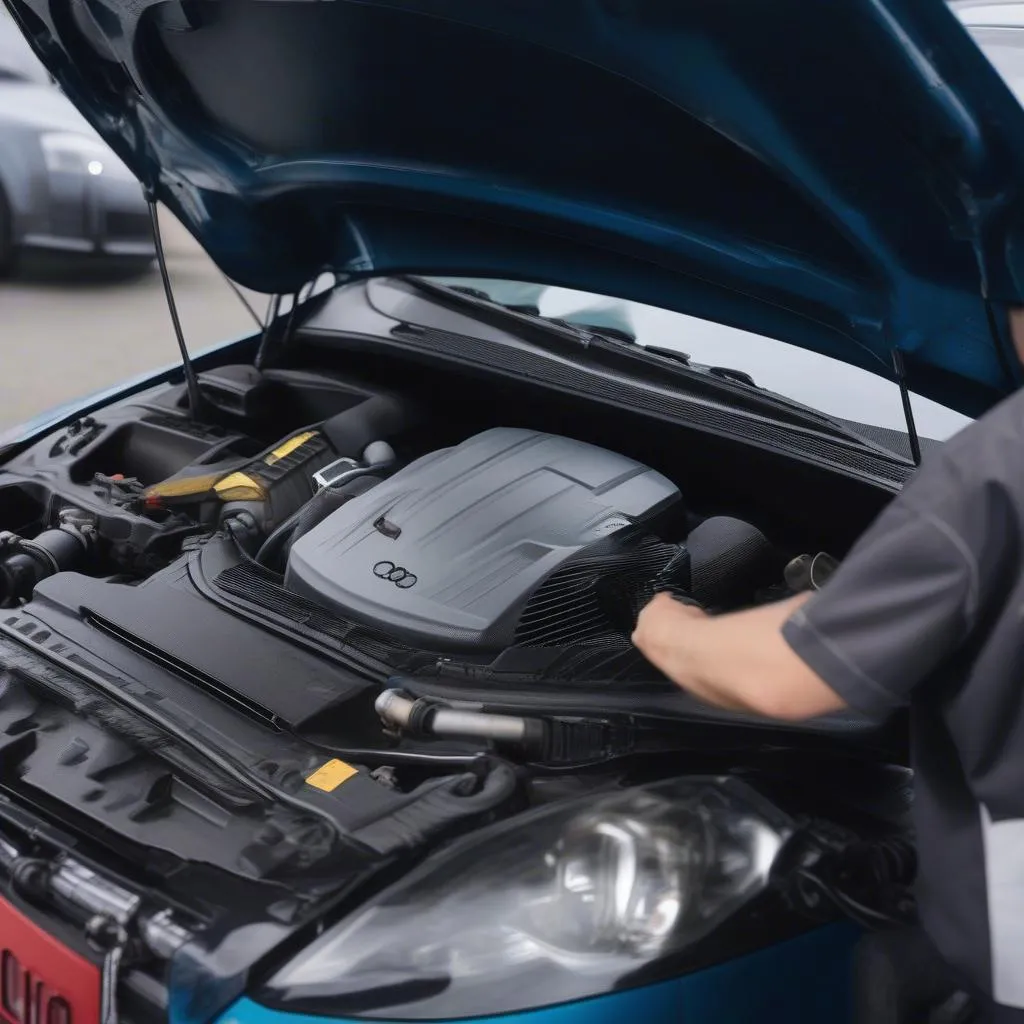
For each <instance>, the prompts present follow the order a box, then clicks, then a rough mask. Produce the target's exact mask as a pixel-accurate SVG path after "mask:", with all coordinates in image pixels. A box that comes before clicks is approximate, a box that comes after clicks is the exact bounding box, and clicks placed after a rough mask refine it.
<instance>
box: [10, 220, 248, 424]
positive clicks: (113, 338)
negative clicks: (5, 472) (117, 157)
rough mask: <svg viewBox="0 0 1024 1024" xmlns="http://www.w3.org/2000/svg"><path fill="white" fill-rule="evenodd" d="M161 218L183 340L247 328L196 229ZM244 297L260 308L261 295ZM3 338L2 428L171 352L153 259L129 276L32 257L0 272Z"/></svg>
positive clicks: (196, 342)
mask: <svg viewBox="0 0 1024 1024" xmlns="http://www.w3.org/2000/svg"><path fill="white" fill-rule="evenodd" d="M161 224H162V225H163V231H164V236H165V244H166V249H167V255H168V264H169V267H170V272H171V277H172V280H173V282H174V292H175V296H176V298H177V302H178V310H179V313H180V316H181V320H182V326H183V327H184V329H185V337H186V339H187V341H188V344H189V348H190V349H192V350H193V351H197V350H199V349H202V348H204V347H206V346H208V345H210V344H212V343H213V342H216V341H219V340H222V339H224V338H227V337H230V336H234V335H237V334H240V333H242V332H243V331H248V330H250V329H251V328H252V327H253V322H252V319H251V317H250V315H249V313H248V312H247V311H246V309H245V308H244V307H243V306H242V305H241V303H240V302H239V300H238V298H237V297H236V296H235V295H234V293H233V292H232V291H231V289H230V288H229V287H228V285H227V284H226V283H225V281H224V279H223V277H221V275H220V273H219V272H218V271H217V269H216V267H214V266H213V264H212V263H211V262H210V261H209V259H208V258H207V257H206V255H205V254H204V253H203V252H202V250H200V249H199V247H198V246H197V245H196V244H195V242H194V241H193V240H192V238H191V237H190V236H189V235H188V234H187V233H186V232H185V231H184V230H183V229H182V228H181V226H180V225H179V224H177V223H176V222H175V221H174V220H173V218H171V217H170V216H169V215H168V214H166V213H163V214H162V220H161ZM69 269H70V273H69V272H68V271H69ZM250 301H252V302H254V303H256V309H257V310H258V311H259V312H260V313H261V314H262V312H263V310H264V309H265V308H266V300H265V298H264V297H262V296H250ZM0 344H2V346H3V360H4V362H3V368H4V372H3V375H2V377H0V428H3V427H7V426H10V425H12V424H15V423H17V422H19V421H20V420H23V419H25V418H27V417H29V416H32V415H34V414H36V413H39V412H42V411H44V410H45V409H47V408H49V407H50V406H53V405H56V404H58V403H60V402H64V401H67V400H69V399H73V398H76V397H78V396H80V395H86V394H89V393H91V392H93V391H95V390H97V389H100V388H104V387H107V386H109V385H112V384H115V383H117V382H118V381H120V380H123V379H124V378H125V377H130V376H132V375H134V374H137V373H140V372H143V371H145V370H150V369H155V368H157V367H160V366H163V365H165V364H167V363H169V362H173V361H175V360H176V359H177V346H176V344H175V340H174V332H173V330H172V328H171V321H170V318H169V317H168V314H167V305H166V302H165V301H164V294H163V287H162V285H161V282H160V275H159V273H158V272H157V271H156V269H155V268H154V269H153V270H152V271H150V272H149V273H147V274H145V275H144V276H143V277H141V278H134V279H129V280H125V279H123V278H120V279H118V278H111V277H110V276H109V275H105V276H104V275H99V276H98V275H96V274H94V273H91V272H89V271H88V268H86V269H85V270H84V271H78V270H76V268H74V267H72V268H68V267H60V268H56V267H54V266H52V265H47V264H42V265H35V264H34V263H33V264H32V265H30V266H29V267H28V268H27V269H26V270H25V271H22V272H20V273H19V274H18V275H17V276H16V277H15V278H14V279H12V280H10V281H3V282H0Z"/></svg>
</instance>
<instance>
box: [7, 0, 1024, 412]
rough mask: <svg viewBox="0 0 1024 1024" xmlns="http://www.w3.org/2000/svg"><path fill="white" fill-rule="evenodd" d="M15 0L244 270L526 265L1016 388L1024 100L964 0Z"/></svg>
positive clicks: (256, 279)
mask: <svg viewBox="0 0 1024 1024" xmlns="http://www.w3.org/2000/svg"><path fill="white" fill-rule="evenodd" d="M7 3H8V4H9V5H10V6H11V9H12V11H13V12H14V14H15V16H16V18H17V19H18V20H19V22H20V23H21V25H22V27H23V28H24V30H25V31H26V34H27V35H28V36H29V38H30V40H31V41H32V42H33V44H34V46H35V47H36V49H37V51H38V52H39V54H40V55H41V56H42V57H43V59H44V61H45V62H46V63H47V65H48V66H49V68H50V70H51V71H52V73H53V74H54V75H55V76H56V78H57V79H58V81H59V82H60V83H61V85H62V86H63V88H64V89H65V91H66V92H67V93H68V95H69V96H70V97H71V98H72V99H73V100H74V102H75V103H76V104H77V105H78V106H79V107H80V108H81V109H82V110H83V112H84V113H85V114H86V116H87V117H88V118H89V119H90V120H91V121H92V122H93V124H94V125H95V126H96V127H97V128H98V129H99V131H100V132H101V133H102V134H103V135H104V136H105V137H106V138H107V140H108V141H109V142H110V143H111V145H112V146H114V148H115V149H116V150H117V151H118V153H119V154H120V155H121V157H122V158H123V159H124V160H125V161H126V162H127V163H128V164H129V166H131V167H132V168H133V169H134V170H135V171H136V173H137V174H138V175H139V177H140V178H141V179H142V180H143V182H144V184H146V185H147V186H149V187H150V188H151V189H152V190H153V192H154V194H155V195H156V196H157V197H158V198H159V199H161V200H162V201H163V202H165V203H166V204H167V206H169V207H170V208H171V209H172V210H173V211H174V212H175V213H176V214H177V215H178V216H179V217H180V219H181V220H182V221H183V222H184V223H185V225H186V226H187V227H188V228H189V229H190V230H191V231H192V232H193V233H194V234H195V236H196V237H197V238H198V239H199V240H200V242H201V243H202V244H203V246H204V247H205V248H206V250H207V251H208V252H209V253H210V255H211V256H212V257H213V259H214V260H215V261H216V262H217V264H218V265H219V266H220V267H221V268H222V269H223V270H224V271H225V272H226V273H228V274H229V275H230V276H231V277H232V278H234V279H235V280H237V281H239V282H241V283H242V284H244V285H247V286H249V287H251V288H255V289H258V290H262V291H268V292H290V291H294V290H296V289H297V288H298V287H299V286H300V285H302V284H303V283H304V282H305V281H307V280H309V279H310V278H312V277H313V276H314V275H316V274H317V273H318V272H320V271H323V270H332V271H335V272H338V273H341V274H347V275H353V276H355V275H370V274H390V273H400V272H420V273H434V274H460V275H481V276H490V277H512V278H522V279H527V280H537V281H543V282H545V283H550V284H561V285H566V286H569V287H574V288H580V289H584V290H587V291H593V292H600V293H604V294H609V295H616V296H620V297H623V298H629V299H634V300H638V301H641V302H647V303H650V304H652V305H656V306H661V307H665V308H670V309H677V310H681V311H684V312H688V313H691V314H694V315H697V316H701V317H705V318H708V319H712V320H717V321H721V322H724V323H728V324H732V325H734V326H738V327H741V328H745V329H747V330H751V331H755V332H758V333H761V334H767V335H771V336H774V337H777V338H780V339H783V340H786V341H790V342H794V343H796V344H799V345H802V346H804V347H806V348H809V349H813V350H815V351H818V352H821V353H824V354H826V355H830V356H834V357H838V358H840V359H843V360H845V361H847V362H849V363H852V364H854V365H857V366H861V367H863V368H865V369H868V370H872V371H874V372H876V373H881V374H883V375H886V376H891V375H892V365H893V364H892V353H893V350H895V349H899V350H900V351H901V352H902V353H903V355H904V362H905V365H906V368H907V376H908V380H909V382H910V385H911V387H912V388H913V389H914V390H916V391H918V392H920V393H922V394H925V395H927V396H929V397H931V398H934V399H936V400H938V401H940V402H943V403H944V404H946V405H948V406H950V407H953V408H956V409H958V410H959V411H961V412H966V413H968V414H977V413H978V412H979V411H981V410H982V409H984V408H986V407H987V406H988V405H990V404H991V403H992V402H993V401H995V400H997V399H998V398H999V397H1000V396H1002V395H1003V394H1006V393H1007V392H1008V391H1010V390H1011V389H1013V388H1014V387H1015V386H1016V384H1017V382H1018V377H1017V374H1018V371H1017V369H1016V364H1015V363H1014V361H1013V359H1012V350H1011V349H1010V347H1009V345H1008V342H1007V339H1006V337H1005V334H1004V330H1003V323H1004V321H1005V315H1004V314H1005V306H1006V304H1009V303H1015V302H1017V301H1019V300H1020V299H1021V296H1022V282H1024V262H1022V261H1021V256H1020V249H1021V241H1022V239H1021V226H1022V221H1021V216H1022V211H1021V208H1020V182H1022V181H1024V110H1022V109H1021V107H1020V106H1019V104H1018V103H1017V101H1016V100H1015V99H1014V97H1013V96H1012V94H1011V93H1010V92H1009V90H1008V89H1007V88H1006V86H1005V85H1004V84H1003V82H1002V80H1001V79H1000V78H999V77H998V75H997V74H996V72H995V71H994V70H993V69H992V68H991V67H990V65H989V64H988V62H987V60H986V58H985V57H984V56H983V54H982V53H981V52H980V51H979V50H978V49H977V47H976V46H975V44H974V43H973V41H972V40H971V39H970V37H969V36H968V35H967V34H966V32H965V31H964V29H963V28H962V27H961V25H960V24H959V22H958V21H957V20H956V18H955V17H954V16H953V15H952V14H951V13H950V12H949V11H948V10H947V9H946V7H945V6H944V4H943V3H942V2H941V0H827V2H821V3H807V2H806V0H770V2H764V0H487V2H481V0H380V2H374V0H366V2H362V0H359V2H356V0H163V2H154V0H7ZM681 340H682V339H681Z"/></svg>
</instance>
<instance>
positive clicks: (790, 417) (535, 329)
mask: <svg viewBox="0 0 1024 1024" xmlns="http://www.w3.org/2000/svg"><path fill="white" fill-rule="evenodd" d="M400 280H402V281H404V282H405V283H406V284H408V285H410V286H411V287H413V288H415V289H416V290H417V291H419V292H421V293H423V294H424V295H426V296H427V297H428V298H431V299H435V300H439V301H441V302H447V303H450V304H452V305H455V306H457V307H458V308H459V311H460V312H462V313H468V314H469V315H471V316H472V317H473V318H475V319H477V320H480V321H481V322H482V323H488V324H490V326H492V327H497V328H499V329H503V330H514V331H515V332H516V334H518V335H519V336H520V337H522V338H524V340H526V341H529V342H530V343H532V344H535V345H537V346H538V347H539V348H544V349H546V350H547V351H550V352H553V353H555V354H557V355H562V356H571V357H572V358H574V359H577V360H579V361H581V362H582V363H584V364H586V365H590V366H593V367H600V368H604V369H609V370H615V371H618V372H625V373H628V374H629V375H630V376H632V377H635V378H639V379H641V380H643V381H644V382H646V383H652V384H665V385H668V386H674V387H678V386H679V385H680V384H685V385H686V386H687V388H688V389H689V390H690V391H692V392H696V393H697V394H699V395H701V396H702V397H706V398H710V399H712V400H714V401H719V402H721V401H726V402H728V404H730V405H732V406H733V407H736V408H739V409H742V410H744V411H746V412H750V413H754V414H755V415H761V416H770V417H771V418H773V419H775V420H781V421H783V422H786V423H789V424H790V425H794V426H798V427H803V428H805V429H810V430H814V431H816V432H817V433H820V434H825V435H828V436H829V437H831V438H833V439H834V440H837V441H841V442H845V443H846V444H851V445H855V446H856V447H858V448H862V449H868V450H870V451H872V452H874V453H876V454H878V455H880V456H882V457H884V458H888V459H891V460H893V461H895V462H899V463H906V461H907V460H906V458H905V457H903V456H901V455H900V454H899V453H898V452H894V451H893V450H892V449H891V448H886V447H884V446H882V445H880V444H877V443H876V442H874V441H872V440H871V439H869V438H867V437H864V436H863V435H862V434H860V433H858V432H857V431H856V430H854V429H852V428H851V427H849V426H847V425H846V424H845V423H842V422H840V421H838V420H834V419H832V417H830V416H827V415H826V414H825V413H821V412H818V411H817V410H816V409H813V408H811V407H809V406H806V405H803V404H801V403H800V402H797V401H795V400H794V399H791V398H786V397H785V396H784V395H779V394H776V393H775V392H773V391H767V390H765V389H763V388H761V387H758V385H757V384H756V383H755V382H754V379H753V377H751V376H750V374H749V373H746V372H745V371H743V370H735V369H732V368H730V367H724V366H702V365H699V364H695V363H693V362H692V361H691V358H690V356H689V355H688V354H687V353H685V352H680V351H678V350H676V349H668V348H664V347H661V346H652V345H639V344H637V343H636V342H635V341H632V340H624V339H623V338H622V335H623V334H624V333H625V332H622V331H618V330H617V329H615V328H604V327H598V326H594V327H592V328H591V327H590V326H587V327H584V326H583V325H582V324H580V323H576V322H573V321H570V320H565V319H559V318H554V317H550V318H549V317H543V316H541V315H540V314H539V313H535V312H533V311H532V310H531V311H529V312H527V311H524V309H523V308H522V307H518V308H510V307H507V306H504V305H502V304H501V303H499V302H495V301H493V300H492V299H491V298H489V297H488V296H487V293H486V292H484V291H482V290H479V289H475V288H468V287H464V286H461V285H460V286H457V287H450V286H448V285H443V284H439V283H438V282H436V281H430V280H426V279H424V278H421V277H403V278H401V279H400Z"/></svg>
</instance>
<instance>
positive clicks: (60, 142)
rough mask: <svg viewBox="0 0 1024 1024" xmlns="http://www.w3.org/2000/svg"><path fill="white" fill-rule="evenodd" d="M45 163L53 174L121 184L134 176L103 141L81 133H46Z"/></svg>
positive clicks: (43, 140)
mask: <svg viewBox="0 0 1024 1024" xmlns="http://www.w3.org/2000/svg"><path fill="white" fill-rule="evenodd" d="M39 144H40V146H41V147H42V150H43V162H44V163H45V164H46V169H47V170H48V171H49V172H50V173H51V174H88V175H91V176H93V177H100V176H103V177H107V178H113V179H116V180H118V181H133V180H135V179H134V175H133V174H132V172H131V171H129V170H128V168H127V167H126V166H125V165H124V164H123V163H122V162H121V160H119V159H118V157H117V154H116V153H115V152H114V151H113V150H112V149H111V148H110V147H109V146H108V145H107V144H106V143H105V142H103V140H102V139H98V138H93V137H91V136H89V135H81V134H79V133H78V132H46V133H44V134H43V135H41V136H40V137H39Z"/></svg>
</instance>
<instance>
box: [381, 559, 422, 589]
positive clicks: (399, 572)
mask: <svg viewBox="0 0 1024 1024" xmlns="http://www.w3.org/2000/svg"><path fill="white" fill-rule="evenodd" d="M373 575H374V576H376V577H377V579H379V580H390V581H391V582H392V583H394V585H395V586H396V587H398V588H399V589H400V590H408V589H409V588H410V587H415V586H416V577H415V576H414V575H413V574H412V573H411V572H409V570H408V569H403V568H402V567H401V566H400V565H395V563H394V562H378V563H377V564H376V565H375V566H374V567H373Z"/></svg>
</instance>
